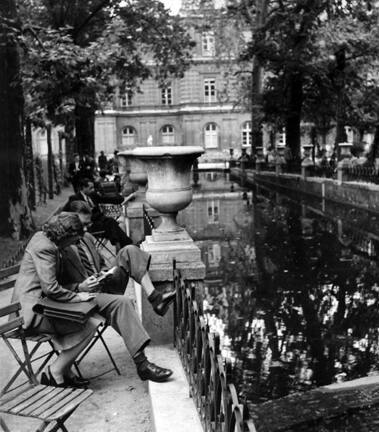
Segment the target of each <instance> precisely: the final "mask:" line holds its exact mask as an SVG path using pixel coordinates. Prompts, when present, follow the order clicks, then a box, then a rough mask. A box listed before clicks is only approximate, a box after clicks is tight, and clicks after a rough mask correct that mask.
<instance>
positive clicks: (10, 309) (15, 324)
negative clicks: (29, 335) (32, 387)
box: [0, 302, 37, 395]
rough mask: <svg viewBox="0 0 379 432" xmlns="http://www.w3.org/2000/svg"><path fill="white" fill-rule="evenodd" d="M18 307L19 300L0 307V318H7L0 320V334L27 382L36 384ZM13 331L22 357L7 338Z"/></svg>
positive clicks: (22, 320)
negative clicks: (17, 338) (16, 336)
mask: <svg viewBox="0 0 379 432" xmlns="http://www.w3.org/2000/svg"><path fill="white" fill-rule="evenodd" d="M20 309H21V304H20V303H19V302H16V303H11V304H10V305H8V306H4V307H2V308H0V318H5V317H6V318H8V320H7V321H4V320H1V324H0V336H1V337H2V339H3V341H4V343H5V345H6V346H7V347H8V349H9V351H10V352H11V353H12V355H13V357H14V359H15V360H16V361H17V363H18V364H19V366H20V367H21V369H22V370H23V371H24V373H25V375H26V376H27V377H28V380H29V382H30V383H31V384H37V378H36V376H35V375H34V372H33V368H32V365H31V361H30V355H29V351H28V347H27V344H26V340H25V332H24V329H23V327H22V325H23V323H24V319H23V317H22V316H21V315H20ZM15 332H17V334H18V336H19V339H20V340H21V345H22V351H23V359H22V358H20V354H19V353H17V351H16V349H15V348H14V346H13V345H12V344H11V342H10V340H9V338H10V337H11V335H12V334H14V333H15ZM0 394H1V395H3V394H4V391H3V390H2V391H1V392H0Z"/></svg>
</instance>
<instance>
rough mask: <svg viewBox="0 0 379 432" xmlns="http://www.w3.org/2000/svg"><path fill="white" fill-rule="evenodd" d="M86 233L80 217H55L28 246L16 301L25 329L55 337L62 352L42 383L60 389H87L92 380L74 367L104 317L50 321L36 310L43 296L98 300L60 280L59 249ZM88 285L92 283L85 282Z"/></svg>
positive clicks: (62, 215)
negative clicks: (61, 283) (75, 370)
mask: <svg viewBox="0 0 379 432" xmlns="http://www.w3.org/2000/svg"><path fill="white" fill-rule="evenodd" d="M82 233H83V227H82V224H81V222H80V220H79V218H78V216H77V215H75V214H73V213H66V212H63V213H61V214H59V215H58V216H54V217H53V218H51V219H50V221H49V222H48V223H47V224H46V225H45V226H44V227H43V228H42V231H38V232H37V233H35V234H34V236H33V237H32V238H31V240H30V241H29V243H28V245H27V246H26V249H25V253H24V257H23V259H22V261H21V266H20V272H19V275H18V278H17V281H16V284H15V288H14V293H13V298H12V301H19V302H20V303H21V306H22V313H23V317H24V322H25V324H24V327H25V329H26V330H27V331H28V332H30V333H33V334H51V335H52V336H53V338H52V339H53V343H54V346H55V348H56V349H57V350H58V351H59V355H58V357H57V358H56V360H55V361H54V362H53V363H51V365H50V366H49V367H48V368H47V371H46V372H43V373H42V375H41V384H44V385H53V386H58V387H66V386H70V387H85V386H86V385H88V381H87V380H84V379H82V378H79V377H77V376H76V375H75V374H74V373H73V371H72V369H71V368H72V365H73V364H74V361H75V359H76V358H77V357H78V355H79V354H80V353H81V352H82V351H83V350H84V349H85V348H86V346H87V345H88V344H89V343H90V341H91V339H92V338H93V336H94V334H95V331H96V328H97V327H98V325H99V324H100V322H101V319H100V318H96V317H90V318H89V320H88V321H87V322H86V323H85V324H79V323H75V322H72V321H67V320H60V319H54V320H51V319H48V318H46V317H45V316H42V315H38V314H36V313H35V312H34V311H33V307H34V306H35V305H36V304H37V303H38V301H39V300H40V299H41V297H45V296H46V297H49V298H51V299H53V300H56V301H59V302H83V301H89V300H91V299H92V298H94V297H95V295H94V294H93V293H90V292H73V291H70V290H68V289H65V288H63V287H62V286H61V285H60V284H59V283H58V281H57V272H58V269H59V267H60V258H59V248H60V247H65V246H67V245H69V244H71V243H72V242H76V241H77V240H78V238H80V236H81V235H82ZM82 284H87V285H88V281H83V282H82Z"/></svg>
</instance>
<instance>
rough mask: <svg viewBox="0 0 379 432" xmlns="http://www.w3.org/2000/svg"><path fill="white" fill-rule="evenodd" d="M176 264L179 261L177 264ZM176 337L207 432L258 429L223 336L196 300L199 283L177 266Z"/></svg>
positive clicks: (175, 281)
mask: <svg viewBox="0 0 379 432" xmlns="http://www.w3.org/2000/svg"><path fill="white" fill-rule="evenodd" d="M174 267H175V264H174ZM174 286H175V289H176V303H175V305H174V332H175V334H174V340H175V345H176V348H177V350H178V352H179V355H180V357H181V360H182V363H183V367H184V370H185V372H186V375H187V379H188V382H189V386H190V394H191V396H192V398H193V400H194V402H195V405H196V407H197V410H198V412H199V416H200V419H201V422H202V425H203V428H204V430H205V432H256V428H255V426H254V422H253V421H252V420H251V419H249V418H248V410H247V406H246V405H245V404H244V403H241V402H240V401H239V400H238V396H237V391H236V388H235V386H234V385H233V384H232V383H230V382H229V381H230V378H229V374H228V366H227V363H226V362H225V361H224V359H223V358H222V356H221V354H220V337H219V335H218V334H217V333H212V332H211V331H210V329H209V326H208V324H207V322H206V320H205V318H204V316H203V314H202V313H201V309H200V308H199V306H198V303H197V301H196V300H195V285H194V283H189V282H188V281H184V280H183V279H182V278H181V275H180V272H179V270H177V269H175V268H174Z"/></svg>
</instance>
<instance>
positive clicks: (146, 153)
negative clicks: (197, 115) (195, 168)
mask: <svg viewBox="0 0 379 432" xmlns="http://www.w3.org/2000/svg"><path fill="white" fill-rule="evenodd" d="M203 153H204V149H203V148H202V147H200V146H160V147H138V148H136V149H134V151H133V153H132V155H133V156H137V157H140V156H141V157H163V156H189V155H192V154H194V155H195V154H197V155H199V156H200V155H201V154H203ZM120 154H122V153H120Z"/></svg>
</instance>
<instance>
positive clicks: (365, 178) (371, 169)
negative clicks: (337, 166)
mask: <svg viewBox="0 0 379 432" xmlns="http://www.w3.org/2000/svg"><path fill="white" fill-rule="evenodd" d="M346 175H347V180H348V181H361V182H367V183H375V184H379V172H378V169H377V168H375V166H374V165H366V166H361V165H356V166H352V167H350V168H347V169H346Z"/></svg>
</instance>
